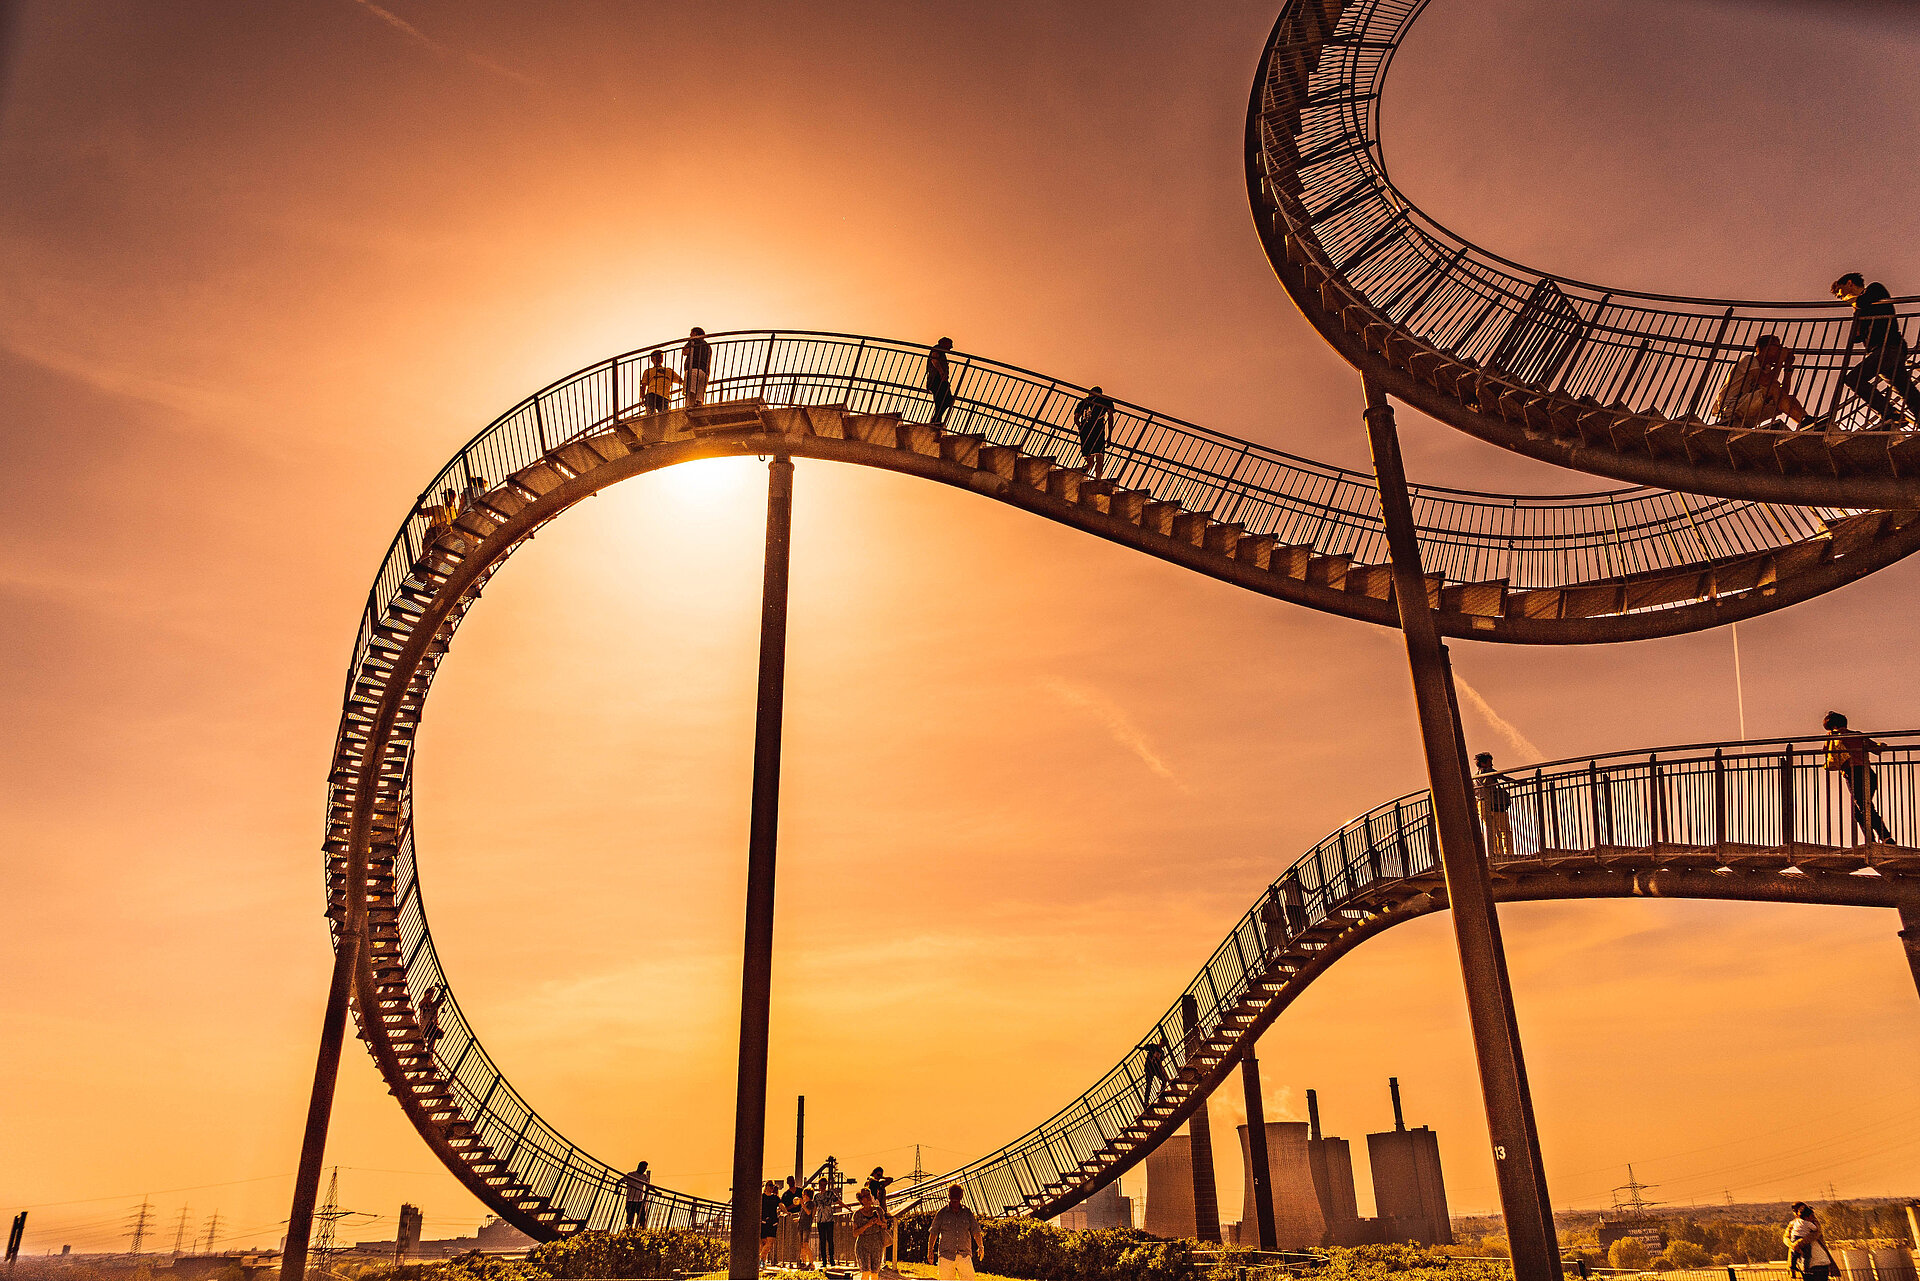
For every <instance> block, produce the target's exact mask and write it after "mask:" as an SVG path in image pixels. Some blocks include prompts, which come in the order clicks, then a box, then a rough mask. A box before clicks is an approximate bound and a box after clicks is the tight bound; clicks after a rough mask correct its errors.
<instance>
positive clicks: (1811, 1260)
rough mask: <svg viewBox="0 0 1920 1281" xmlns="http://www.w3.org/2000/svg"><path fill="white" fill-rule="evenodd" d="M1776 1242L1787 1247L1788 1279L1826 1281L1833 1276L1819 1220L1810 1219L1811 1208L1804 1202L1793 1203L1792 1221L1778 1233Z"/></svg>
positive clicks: (1831, 1259)
mask: <svg viewBox="0 0 1920 1281" xmlns="http://www.w3.org/2000/svg"><path fill="white" fill-rule="evenodd" d="M1780 1239H1781V1240H1782V1241H1784V1242H1785V1243H1786V1246H1787V1275H1788V1276H1790V1277H1791V1276H1801V1277H1805V1278H1806V1281H1827V1278H1828V1277H1830V1276H1832V1275H1833V1255H1832V1254H1830V1253H1828V1251H1827V1235H1826V1233H1824V1232H1822V1231H1821V1230H1820V1220H1818V1219H1816V1218H1814V1217H1813V1207H1812V1206H1810V1205H1808V1204H1807V1203H1806V1202H1805V1201H1795V1202H1794V1203H1793V1220H1792V1221H1791V1222H1790V1223H1788V1224H1787V1230H1786V1231H1785V1232H1783V1233H1781V1234H1780Z"/></svg>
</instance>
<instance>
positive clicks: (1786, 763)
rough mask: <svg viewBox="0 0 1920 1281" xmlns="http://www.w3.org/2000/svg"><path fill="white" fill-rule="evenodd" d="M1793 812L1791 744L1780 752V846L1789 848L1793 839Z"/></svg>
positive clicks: (1785, 848)
mask: <svg viewBox="0 0 1920 1281" xmlns="http://www.w3.org/2000/svg"><path fill="white" fill-rule="evenodd" d="M1795 826H1796V824H1795V822H1794V813H1793V744H1792V743H1788V744H1787V749H1786V750H1785V751H1784V752H1782V753H1780V848H1781V849H1782V850H1791V849H1792V848H1793V844H1794V840H1793V835H1794V829H1795Z"/></svg>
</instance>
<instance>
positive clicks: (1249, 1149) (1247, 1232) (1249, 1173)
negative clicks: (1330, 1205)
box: [1240, 1121, 1351, 1250]
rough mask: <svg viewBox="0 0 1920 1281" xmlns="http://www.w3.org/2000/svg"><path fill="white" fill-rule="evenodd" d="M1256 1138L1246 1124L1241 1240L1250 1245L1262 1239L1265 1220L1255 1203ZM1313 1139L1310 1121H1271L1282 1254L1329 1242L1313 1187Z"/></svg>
mask: <svg viewBox="0 0 1920 1281" xmlns="http://www.w3.org/2000/svg"><path fill="white" fill-rule="evenodd" d="M1251 1138H1252V1136H1251V1134H1250V1133H1249V1131H1248V1129H1247V1127H1246V1126H1244V1125H1243V1126H1241V1127H1240V1169H1241V1175H1242V1178H1243V1186H1244V1187H1245V1188H1246V1192H1245V1195H1244V1196H1243V1197H1242V1198H1241V1207H1240V1224H1241V1227H1240V1239H1241V1241H1242V1242H1243V1243H1249V1244H1250V1243H1257V1242H1258V1241H1259V1239H1260V1229H1259V1223H1260V1217H1259V1213H1258V1211H1257V1210H1256V1209H1255V1208H1254V1204H1253V1145H1252V1142H1251ZM1309 1138H1310V1135H1309V1133H1308V1127H1307V1123H1306V1122H1305V1121H1269V1122H1267V1186H1268V1188H1269V1189H1271V1191H1272V1195H1273V1239H1274V1245H1275V1246H1276V1248H1278V1249H1281V1250H1310V1249H1316V1248H1318V1247H1319V1246H1321V1245H1322V1244H1324V1243H1325V1240H1326V1235H1327V1220H1326V1216H1325V1214H1324V1213H1322V1211H1321V1208H1320V1197H1319V1194H1318V1193H1317V1192H1316V1191H1315V1188H1314V1177H1313V1165H1312V1161H1311V1158H1310V1157H1309V1156H1308V1149H1307V1144H1308V1140H1309ZM1349 1178H1351V1175H1349Z"/></svg>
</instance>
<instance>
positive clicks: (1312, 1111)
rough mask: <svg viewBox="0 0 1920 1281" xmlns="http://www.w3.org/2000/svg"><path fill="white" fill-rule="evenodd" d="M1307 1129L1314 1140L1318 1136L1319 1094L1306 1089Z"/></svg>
mask: <svg viewBox="0 0 1920 1281" xmlns="http://www.w3.org/2000/svg"><path fill="white" fill-rule="evenodd" d="M1307 1125H1308V1126H1309V1127H1310V1128H1309V1129H1308V1131H1307V1133H1308V1134H1309V1135H1311V1136H1312V1137H1313V1138H1314V1139H1315V1140H1316V1141H1318V1139H1319V1138H1320V1096H1319V1094H1317V1093H1316V1092H1314V1091H1312V1090H1308V1091H1307Z"/></svg>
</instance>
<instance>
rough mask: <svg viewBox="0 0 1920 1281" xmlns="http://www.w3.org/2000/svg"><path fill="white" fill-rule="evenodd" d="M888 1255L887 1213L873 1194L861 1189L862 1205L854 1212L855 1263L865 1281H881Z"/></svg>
mask: <svg viewBox="0 0 1920 1281" xmlns="http://www.w3.org/2000/svg"><path fill="white" fill-rule="evenodd" d="M886 1254H887V1212H886V1211H885V1210H883V1209H881V1208H880V1205H879V1203H878V1202H876V1201H875V1200H874V1199H873V1193H871V1192H869V1191H867V1190H866V1189H865V1188H861V1189H860V1204H859V1205H858V1206H856V1207H855V1208H854V1211H853V1261H854V1263H855V1265H857V1266H858V1267H859V1269H860V1275H861V1277H862V1278H863V1281H879V1276H880V1266H881V1264H883V1263H885V1262H886Z"/></svg>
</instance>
